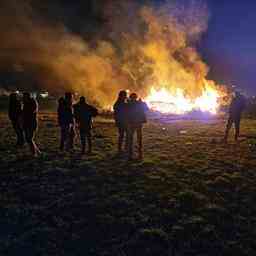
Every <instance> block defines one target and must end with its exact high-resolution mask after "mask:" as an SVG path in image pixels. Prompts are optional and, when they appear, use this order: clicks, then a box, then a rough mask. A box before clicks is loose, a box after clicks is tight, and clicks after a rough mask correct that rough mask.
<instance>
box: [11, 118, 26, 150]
mask: <svg viewBox="0 0 256 256" xmlns="http://www.w3.org/2000/svg"><path fill="white" fill-rule="evenodd" d="M12 126H13V129H14V131H15V133H16V137H17V143H16V145H17V146H22V145H23V144H24V135H23V130H22V128H21V127H20V125H19V123H18V122H16V121H12Z"/></svg>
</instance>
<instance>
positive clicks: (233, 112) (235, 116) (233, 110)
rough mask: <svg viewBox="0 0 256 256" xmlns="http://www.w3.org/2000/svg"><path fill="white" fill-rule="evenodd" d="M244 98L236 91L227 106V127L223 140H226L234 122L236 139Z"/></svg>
mask: <svg viewBox="0 0 256 256" xmlns="http://www.w3.org/2000/svg"><path fill="white" fill-rule="evenodd" d="M245 105H246V102H245V98H244V97H243V96H242V95H241V94H240V93H238V92H236V94H235V97H234V98H233V100H232V102H231V104H230V107H229V118H228V123H227V128H226V132H225V137H224V141H225V142H227V139H228V134H229V131H230V129H231V127H232V125H233V123H234V125H235V141H237V140H238V137H239V134H240V121H241V116H242V112H243V111H244V109H245Z"/></svg>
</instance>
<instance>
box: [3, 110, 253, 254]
mask: <svg viewBox="0 0 256 256" xmlns="http://www.w3.org/2000/svg"><path fill="white" fill-rule="evenodd" d="M0 118H1V122H0V167H1V170H0V206H1V210H0V252H1V253H0V254H1V255H26V256H28V255H33V256H34V255H58V256H61V255H113V256H115V255H120V256H128V255H129V256H130V255H135V256H136V255H214V256H215V255H255V253H256V241H255V236H256V186H255V185H256V172H255V171H256V151H255V147H254V145H255V141H256V140H255V139H253V138H252V137H253V136H255V135H256V131H255V127H256V122H255V121H252V120H245V121H244V122H243V123H242V132H243V134H246V135H247V137H246V136H243V137H242V139H241V142H240V143H239V144H238V145H236V144H234V143H232V142H230V143H229V144H228V145H224V144H221V143H219V141H220V139H221V137H222V134H223V129H224V123H223V122H222V121H216V122H214V121H213V122H210V123H206V122H195V121H180V122H179V121H177V122H173V123H169V124H167V123H161V122H157V121H155V122H150V123H149V124H147V125H146V126H145V129H144V135H145V136H144V137H145V138H144V144H145V159H144V161H142V162H139V161H132V162H128V161H127V160H126V159H125V158H124V157H123V158H122V157H121V158H120V157H117V156H116V155H115V152H116V130H115V127H114V124H113V122H112V121H111V120H107V119H99V120H97V121H96V123H95V138H94V144H95V147H94V153H93V154H92V155H91V156H88V157H86V156H85V157H82V158H81V157H80V156H79V148H77V150H76V151H75V152H74V153H73V154H69V153H65V154H60V153H59V152H58V136H59V132H58V128H57V127H56V119H55V116H54V115H53V114H46V113H45V114H42V115H41V116H40V129H39V132H38V134H37V142H38V144H39V145H40V148H41V150H42V151H43V152H44V154H43V156H42V157H40V158H38V159H31V158H30V157H29V153H28V151H27V150H26V149H23V150H18V151H17V150H15V148H14V146H13V144H14V143H15V139H14V134H13V131H12V129H11V126H10V124H9V122H8V120H7V117H6V115H3V114H2V115H1V116H0Z"/></svg>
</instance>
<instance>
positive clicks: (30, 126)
mask: <svg viewBox="0 0 256 256" xmlns="http://www.w3.org/2000/svg"><path fill="white" fill-rule="evenodd" d="M37 112H38V104H37V102H36V100H35V99H34V98H32V97H31V96H30V94H29V93H23V110H22V121H23V129H24V133H25V138H26V142H27V143H28V144H29V147H30V150H31V153H32V154H33V155H34V156H37V155H38V154H40V153H41V152H40V150H39V149H38V147H37V145H36V143H35V142H34V137H35V133H36V129H37Z"/></svg>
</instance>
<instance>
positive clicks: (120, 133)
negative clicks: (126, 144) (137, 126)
mask: <svg viewBox="0 0 256 256" xmlns="http://www.w3.org/2000/svg"><path fill="white" fill-rule="evenodd" d="M124 131H125V130H124V128H123V127H118V152H119V153H120V152H122V146H123V140H124Z"/></svg>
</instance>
